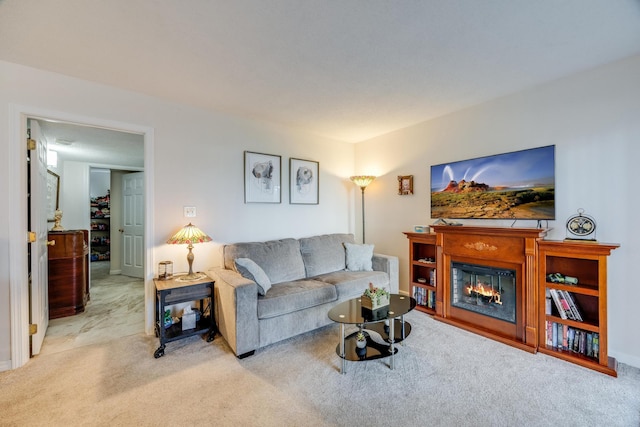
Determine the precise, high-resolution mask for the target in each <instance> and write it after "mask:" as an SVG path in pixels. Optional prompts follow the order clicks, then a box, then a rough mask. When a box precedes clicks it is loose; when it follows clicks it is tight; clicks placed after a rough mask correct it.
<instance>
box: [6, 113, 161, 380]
mask: <svg viewBox="0 0 640 427" xmlns="http://www.w3.org/2000/svg"><path fill="white" fill-rule="evenodd" d="M27 118H34V119H44V120H57V121H63V122H69V123H73V124H78V125H81V126H93V127H101V128H105V129H111V130H115V131H123V132H131V133H138V134H141V135H143V138H144V171H145V177H144V179H145V195H144V198H145V203H144V205H145V213H144V215H145V237H144V241H145V267H144V287H145V297H144V300H145V301H144V312H145V332H146V333H147V334H148V335H149V334H152V333H153V315H154V287H153V265H154V263H155V261H154V259H153V238H152V237H153V228H154V227H153V215H152V212H153V209H151V206H153V201H154V191H153V176H154V171H153V142H154V130H153V128H150V127H147V126H140V125H135V124H131V123H124V122H117V121H113V120H102V119H96V118H94V117H86V116H82V115H79V114H72V113H65V112H60V111H54V110H49V109H42V108H38V107H32V106H25V105H17V104H10V105H9V135H10V144H9V153H8V154H9V156H10V162H9V163H10V167H11V170H10V181H11V185H10V189H11V190H10V194H9V198H8V200H7V205H8V206H7V207H8V209H9V223H10V224H11V227H10V234H9V236H10V237H9V295H10V322H11V325H10V329H11V369H16V368H19V367H21V366H23V365H25V364H26V363H27V362H28V361H29V358H30V354H29V353H30V352H29V281H28V270H27V262H28V260H27V245H28V243H27V231H28V230H27V199H26V197H25V195H26V193H27V169H26V168H27V157H26V152H27V150H26V146H25V141H26V135H27Z"/></svg>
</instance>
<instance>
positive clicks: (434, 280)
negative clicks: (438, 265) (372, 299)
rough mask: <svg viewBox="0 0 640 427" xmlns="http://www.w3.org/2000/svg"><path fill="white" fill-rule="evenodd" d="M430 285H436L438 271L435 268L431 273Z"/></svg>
mask: <svg viewBox="0 0 640 427" xmlns="http://www.w3.org/2000/svg"><path fill="white" fill-rule="evenodd" d="M429 284H430V285H431V286H435V285H436V269H435V268H434V269H432V270H431V271H430V272H429Z"/></svg>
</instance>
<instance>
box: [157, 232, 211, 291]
mask: <svg viewBox="0 0 640 427" xmlns="http://www.w3.org/2000/svg"><path fill="white" fill-rule="evenodd" d="M210 241H211V237H209V236H207V235H206V234H205V233H204V232H203V231H201V230H200V229H199V228H198V227H196V226H195V225H193V224H191V223H189V224H187V225H185V226H184V227H182V229H181V230H180V231H178V232H177V233H176V234H174V235H173V236H172V237H171V238H169V240H167V243H168V244H170V245H189V246H187V249H189V253H188V254H187V261H188V262H189V273H187V274H186V275H184V276H179V277H178V278H177V279H176V280H198V279H202V278H204V277H205V274H203V273H194V272H193V252H192V250H193V244H194V243H205V242H210Z"/></svg>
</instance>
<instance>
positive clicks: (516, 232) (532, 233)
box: [431, 225, 551, 239]
mask: <svg viewBox="0 0 640 427" xmlns="http://www.w3.org/2000/svg"><path fill="white" fill-rule="evenodd" d="M431 228H432V229H433V230H434V231H435V232H436V233H447V234H466V235H490V236H519V237H523V238H540V239H541V238H543V237H544V236H546V235H547V232H548V231H550V230H551V229H550V228H524V227H523V228H520V227H482V226H472V225H432V226H431Z"/></svg>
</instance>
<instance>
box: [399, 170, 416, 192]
mask: <svg viewBox="0 0 640 427" xmlns="http://www.w3.org/2000/svg"><path fill="white" fill-rule="evenodd" d="M398 194H400V195H401V196H406V195H407V194H413V175H404V176H398Z"/></svg>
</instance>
